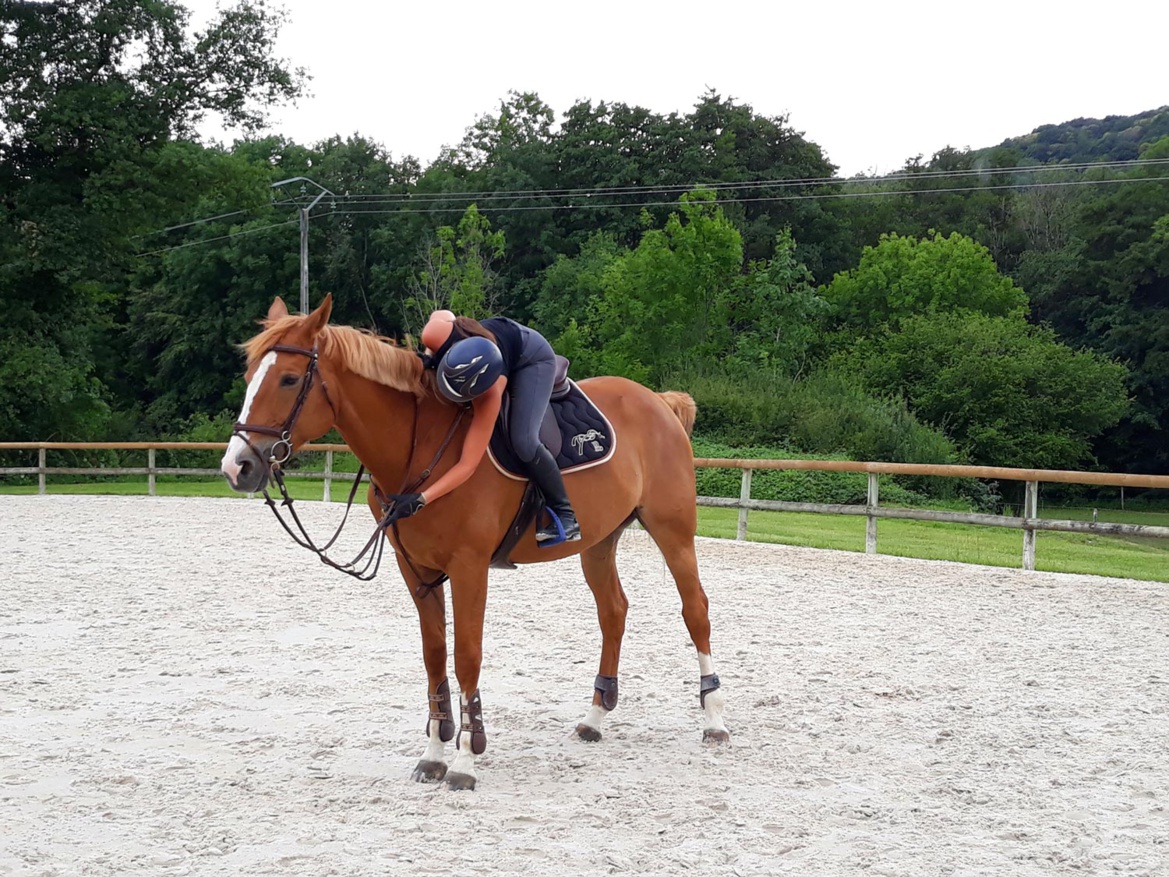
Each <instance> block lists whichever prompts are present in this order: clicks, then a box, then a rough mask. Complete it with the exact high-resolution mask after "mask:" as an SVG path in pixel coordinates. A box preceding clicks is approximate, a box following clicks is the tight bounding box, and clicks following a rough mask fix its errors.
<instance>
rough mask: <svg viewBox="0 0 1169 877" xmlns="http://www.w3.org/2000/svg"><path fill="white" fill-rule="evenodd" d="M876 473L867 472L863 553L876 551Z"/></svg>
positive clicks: (874, 552)
mask: <svg viewBox="0 0 1169 877" xmlns="http://www.w3.org/2000/svg"><path fill="white" fill-rule="evenodd" d="M877 499H878V496H877V473H876V472H870V473H869V498H868V514H867V515H865V554H876V553H877V516H876V515H874V514H873V512H874V511H875V510H876V508H877Z"/></svg>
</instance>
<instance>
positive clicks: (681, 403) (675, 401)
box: [658, 390, 698, 435]
mask: <svg viewBox="0 0 1169 877" xmlns="http://www.w3.org/2000/svg"><path fill="white" fill-rule="evenodd" d="M658 396H660V397H661V400H662V401H663V402H665V403H666V404H667V405H669V406H670V410H671V411H673V412H674V414H676V415H677V417H678V419H679V420H680V421H682V428H683V429H685V430H686V435H690V434H691V433H693V432H694V418H695V417H697V416H698V406H697V405H696V404H695V403H694V399H693V397H691V395H690V394H689V393H679V392H678V391H677V390H669V391H667V392H665V393H658Z"/></svg>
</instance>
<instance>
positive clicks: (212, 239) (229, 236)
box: [134, 218, 300, 258]
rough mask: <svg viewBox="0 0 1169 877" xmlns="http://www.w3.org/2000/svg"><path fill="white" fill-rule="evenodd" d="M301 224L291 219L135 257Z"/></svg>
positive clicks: (139, 255)
mask: <svg viewBox="0 0 1169 877" xmlns="http://www.w3.org/2000/svg"><path fill="white" fill-rule="evenodd" d="M299 222H300V219H299V218H297V219H289V220H286V221H284V222H273V223H272V224H271V225H261V226H258V227H257V228H245V229H243V230H242V231H233V232H232V233H231V234H223V235H219V237H214V238H204V239H203V240H198V241H188V242H187V243H185V244H175V246H173V247H163V248H162V249H160V250H150V251H149V252H146V253H135V254H134V255H136V256H138V257H139V258H145V257H146V256H157V255H159V254H160V253H169V252H171V251H172V250H185V249H186V248H187V247H198V246H201V245H203V244H212V243H215V242H216V241H225V240H228V239H229V238H238V237H243V236H244V235H247V234H255V233H256V232H258V231H267V230H268V229H270V228H280V227H281V226H285V225H295V224H297V223H299Z"/></svg>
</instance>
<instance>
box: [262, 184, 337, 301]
mask: <svg viewBox="0 0 1169 877" xmlns="http://www.w3.org/2000/svg"><path fill="white" fill-rule="evenodd" d="M289 183H300V194H302V195H307V194H308V187H309V186H316V187H317V188H318V189H320V190H321V191H320V193H319V194H318V195H317V197H315V198H313V200H312V201H310V202H309V204H308V206H307V207H301V208H300V312H301V313H302V314H307V313H308V219H309V213H310V212H311V211H312V209H313V208H314V207H316V206H317V202H318V201H320V200H321V199H322V198H324V197H325V196H326V195H329V196H330V197H333V198H336V197H337V196H336V195H334V194H333V193H332V192H330V191H329V190H328V189H326V188H325V187H324V186H322V185H321V184H320V183H317V182H314V181H313V180H310V179H309V178H308V177H289V178H288V179H287V180H280V181H279V182H278V183H273V184H272V185H271V187H270V188H273V189H278V188H280V187H281V186H286V185H288V184H289Z"/></svg>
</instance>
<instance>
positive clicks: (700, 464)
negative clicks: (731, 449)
mask: <svg viewBox="0 0 1169 877" xmlns="http://www.w3.org/2000/svg"><path fill="white" fill-rule="evenodd" d="M226 447H227V445H226V443H224V442H104V443H98V442H0V451H36V452H37V465H36V466H16V467H7V468H0V476H5V475H36V476H37V480H38V485H39V492H40V493H42V494H43V493H45V492H46V490H47V485H46V477H47V476H48V475H145V476H146V477H147V492H148V493H149V494H150V495H151V496H154V495H155V493H156V480H155V479H156V476H158V475H219V474H220V473H219V470H218V469H198V468H180V467H159V466H157V465H156V464H155V463H156V460H155V458H156V452H157V451H160V450H174V451H211V450H214V451H222V450H224V449H225V448H226ZM51 450H73V451H78V450H81V451H99V450H123V451H125V450H137V451H146V454H147V460H146V466H145V467H74V466H58V467H50V466H49V465H48V456H47V454H48V451H51ZM300 450H301V451H302V452H316V453H322V452H323V453H324V455H325V467H324V469H323V470H321V471H310V470H303V469H291V470H286V471H285V475H286V476H287V477H291V478H319V479H322V480H323V482H324V489H323V493H322V499H324V500H325V501H329V500H330V499H331V498H332V482H333V481H349V482H351V481H353V478H354V473H352V472H337V471H336V470H335V469H334V466H333V455H334V454H335V453H338V452H348V450H349V448H348V446H346V445H338V444H310V445H305V446H304V447H302V448H301V449H300ZM694 465H695V467H696V468H704V469H740V470H742V473H743V474H742V480H741V482H740V489H739V497H738V499H735V498H733V497H717V496H700V497H698V505H700V506H712V507H716V508H719V507H721V508H736V509H738V510H739V521H738V529H737V533H736V538H737V539H746V538H747V517H748V512H750V511H775V512H810V513H813V514H826V515H856V516H862V515H863V516H864V517H865V519H866V520H865V553H866V554H876V553H877V522H878V521H879V520H880V519H882V518H895V519H900V520H914V521H941V522H946V523H954V524H973V525H977V526H983V527H1007V528H1012V529H1016V530H1022V531H1023V568H1024V569H1028V570H1033V569H1035V534H1036V532H1038V531H1040V530H1049V531H1057V532H1067V533H1095V534H1099V535H1102V536H1151V537H1156V538H1162V539H1164V538H1169V527H1157V526H1149V525H1144V524H1115V523H1103V522H1097V521H1060V520H1045V519H1041V518H1040V517H1039V515H1038V500H1039V484H1040V483H1041V482H1051V483H1060V484H1089V485H1097V486H1112V487H1121V488H1124V487H1146V488H1160V489H1169V475H1136V474H1124V473H1113V472H1075V471H1068V470H1058V469H1007V468H1003V467H998V466H945V465H935V464H917V463H866V462H856V461H852V460H738V459H735V460H730V459H715V458H696V459H695V460H694ZM768 469H807V470H813V471H818V472H863V473H865V474H866V475H867V477H868V492H867V497H866V502H865V504H864V505H840V504H835V503H813V502H781V501H777V500H764V499H752V498H751V473H752V472H755V471H759V470H768ZM880 475H925V476H931V477H940V478H989V479H996V480H1004V481H1022V482H1024V483H1025V490H1024V500H1023V509H1022V512H1023V513H1022V515H1020V516H1018V517H1014V516H1007V515H987V514H978V513H975V512H947V511H937V510H933V509H907V508H881V506H880V504H879V498H880V497H879V490H878V477H879V476H880Z"/></svg>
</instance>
